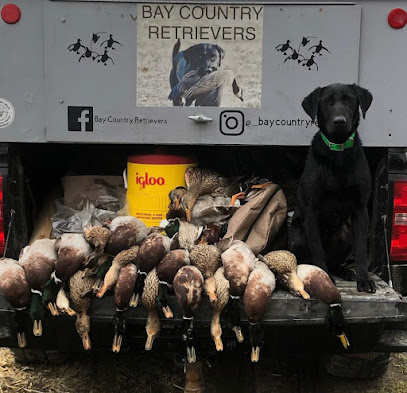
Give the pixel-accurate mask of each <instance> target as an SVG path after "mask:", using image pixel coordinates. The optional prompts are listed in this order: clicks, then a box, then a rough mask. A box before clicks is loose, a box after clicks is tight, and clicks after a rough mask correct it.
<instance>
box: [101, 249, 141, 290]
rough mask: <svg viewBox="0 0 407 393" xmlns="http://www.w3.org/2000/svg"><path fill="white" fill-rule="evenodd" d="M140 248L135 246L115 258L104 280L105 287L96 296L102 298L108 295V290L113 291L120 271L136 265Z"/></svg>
mask: <svg viewBox="0 0 407 393" xmlns="http://www.w3.org/2000/svg"><path fill="white" fill-rule="evenodd" d="M139 249H140V247H139V246H133V247H131V248H129V249H128V250H124V251H121V252H119V253H118V254H117V255H116V256H115V257H114V258H113V262H112V265H111V266H110V268H109V270H108V271H107V273H106V275H105V278H104V280H103V285H102V287H101V288H100V289H99V291H98V292H97V294H96V296H97V297H99V298H101V297H103V295H104V294H105V293H106V291H107V290H109V289H112V288H113V287H114V285H115V284H116V282H117V279H118V278H119V273H120V269H121V268H122V267H123V266H125V265H127V264H129V263H135V262H136V259H137V255H138V253H139Z"/></svg>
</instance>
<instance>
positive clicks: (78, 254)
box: [42, 233, 92, 316]
mask: <svg viewBox="0 0 407 393" xmlns="http://www.w3.org/2000/svg"><path fill="white" fill-rule="evenodd" d="M55 251H56V253H57V255H58V257H57V261H56V263H55V273H53V274H52V276H51V279H49V280H48V281H47V283H46V285H45V288H44V294H43V298H42V301H43V303H44V304H45V305H46V306H47V308H48V309H49V310H50V311H51V314H52V315H54V316H55V315H58V314H59V313H58V309H57V306H56V298H57V295H58V292H59V290H60V289H61V287H62V286H64V285H65V284H67V283H68V282H69V279H70V278H71V277H72V275H73V274H75V273H76V272H77V271H78V270H79V269H80V268H81V267H82V266H83V263H84V262H85V260H86V258H87V257H88V255H89V254H90V253H91V252H92V247H91V246H90V245H89V243H88V242H87V241H86V240H85V238H84V236H83V234H80V233H64V234H62V235H61V237H59V238H58V239H57V240H55Z"/></svg>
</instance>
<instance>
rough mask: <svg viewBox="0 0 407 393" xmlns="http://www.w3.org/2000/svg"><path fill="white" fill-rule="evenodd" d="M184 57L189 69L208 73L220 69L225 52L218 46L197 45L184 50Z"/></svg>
mask: <svg viewBox="0 0 407 393" xmlns="http://www.w3.org/2000/svg"><path fill="white" fill-rule="evenodd" d="M184 57H185V60H186V61H187V62H188V63H190V64H191V69H193V70H199V71H202V72H204V73H209V72H212V71H216V70H217V69H218V68H220V66H221V64H222V60H223V58H224V57H225V51H224V50H223V49H222V48H221V47H220V46H219V45H213V44H197V45H193V46H190V47H189V48H188V49H186V50H185V51H184Z"/></svg>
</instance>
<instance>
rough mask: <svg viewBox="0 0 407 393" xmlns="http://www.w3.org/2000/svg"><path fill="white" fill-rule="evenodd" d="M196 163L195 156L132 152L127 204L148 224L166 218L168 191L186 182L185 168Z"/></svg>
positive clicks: (152, 224)
mask: <svg viewBox="0 0 407 393" xmlns="http://www.w3.org/2000/svg"><path fill="white" fill-rule="evenodd" d="M189 166H196V160H195V159H194V158H192V157H184V156H176V155H168V154H148V155H138V156H130V157H128V161H127V206H128V210H129V214H130V215H132V216H135V217H137V218H139V219H140V220H142V221H143V222H144V223H145V224H146V225H147V226H154V225H159V223H160V221H161V220H163V219H165V216H166V213H167V211H168V205H169V203H170V199H169V197H168V194H169V192H170V191H171V190H172V189H174V188H175V187H178V186H184V187H185V186H186V184H185V176H184V175H185V170H186V169H187V168H188V167H189Z"/></svg>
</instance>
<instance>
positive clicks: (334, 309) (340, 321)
mask: <svg viewBox="0 0 407 393" xmlns="http://www.w3.org/2000/svg"><path fill="white" fill-rule="evenodd" d="M325 323H326V324H327V326H328V329H329V330H330V331H331V332H332V333H333V334H335V335H336V336H337V337H338V338H339V340H340V341H341V343H342V345H343V347H344V348H345V349H348V347H349V346H350V344H349V340H348V338H347V337H346V334H345V331H344V330H345V318H344V317H343V313H342V307H341V305H340V304H334V305H331V306H330V307H329V310H328V312H327V314H326V316H325Z"/></svg>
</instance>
